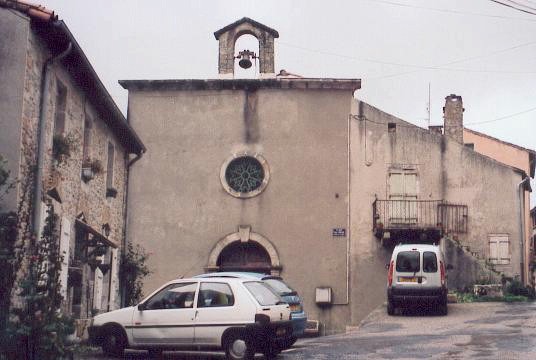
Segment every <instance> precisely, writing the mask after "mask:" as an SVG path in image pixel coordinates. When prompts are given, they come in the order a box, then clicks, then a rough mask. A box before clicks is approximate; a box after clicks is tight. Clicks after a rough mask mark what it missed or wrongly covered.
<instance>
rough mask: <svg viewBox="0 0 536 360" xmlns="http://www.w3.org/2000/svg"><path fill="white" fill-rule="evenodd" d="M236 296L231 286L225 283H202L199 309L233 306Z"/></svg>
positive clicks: (198, 302) (198, 301)
mask: <svg viewBox="0 0 536 360" xmlns="http://www.w3.org/2000/svg"><path fill="white" fill-rule="evenodd" d="M233 305H234V296H233V292H232V291H231V288H230V287H229V285H227V284H224V283H210V282H206V283H201V287H200V289H199V296H198V297H197V307H221V306H233Z"/></svg>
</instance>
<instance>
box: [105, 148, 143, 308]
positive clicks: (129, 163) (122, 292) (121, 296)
mask: <svg viewBox="0 0 536 360" xmlns="http://www.w3.org/2000/svg"><path fill="white" fill-rule="evenodd" d="M144 152H145V151H144V150H141V151H140V152H139V154H136V157H135V158H133V159H132V160H128V154H126V155H125V162H126V164H127V169H126V170H127V176H126V180H125V191H124V199H123V202H124V210H123V238H122V239H121V253H120V258H121V259H123V257H124V256H125V249H126V247H127V221H128V220H127V219H128V184H129V179H130V167H131V166H132V165H134V164H135V163H136V162H137V161H138V160H140V159H141V158H142V156H143V153H144ZM121 262H122V260H121V261H120V263H121ZM119 266H121V265H119ZM110 278H111V276H110ZM119 281H120V286H121V287H120V289H119V304H120V307H124V306H125V288H124V284H121V279H119ZM109 286H110V289H109V290H111V288H112V282H111V281H110V285H109ZM108 293H110V292H108Z"/></svg>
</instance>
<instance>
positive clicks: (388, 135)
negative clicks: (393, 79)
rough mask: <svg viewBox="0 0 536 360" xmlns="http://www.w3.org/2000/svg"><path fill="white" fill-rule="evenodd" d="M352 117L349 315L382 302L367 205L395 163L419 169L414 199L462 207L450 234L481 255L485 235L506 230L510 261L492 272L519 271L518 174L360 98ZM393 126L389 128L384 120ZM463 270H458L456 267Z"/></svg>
mask: <svg viewBox="0 0 536 360" xmlns="http://www.w3.org/2000/svg"><path fill="white" fill-rule="evenodd" d="M352 113H353V114H361V115H362V116H360V117H359V118H360V119H358V118H354V119H353V120H352V123H351V129H352V130H351V134H352V136H351V168H352V182H351V194H352V197H351V204H352V206H351V218H352V233H353V237H352V238H353V241H352V246H351V247H352V285H353V291H352V300H353V303H354V304H359V306H357V305H354V306H353V307H352V310H353V312H352V320H353V321H358V320H359V319H361V318H362V317H363V316H364V315H366V313H367V312H368V311H370V310H371V309H373V308H374V307H375V306H377V305H379V304H381V302H383V301H385V283H386V270H385V264H386V263H387V262H388V259H389V257H390V252H391V249H389V248H383V247H382V246H381V245H380V244H379V240H378V239H376V237H374V235H373V233H372V220H373V219H372V203H373V201H374V200H375V198H378V199H388V190H387V179H388V174H389V168H390V167H391V166H393V165H394V164H406V165H410V166H411V167H413V168H414V169H415V171H416V172H417V174H418V175H417V177H418V189H419V192H418V200H446V201H448V202H450V203H455V204H464V205H467V206H468V232H467V233H466V234H456V235H457V236H458V238H459V240H460V242H461V243H462V244H464V245H467V246H470V248H471V250H472V251H473V250H474V251H477V252H479V253H480V256H481V257H482V258H483V259H485V258H488V257H489V245H488V235H489V234H508V235H509V239H510V251H511V261H510V264H509V265H500V266H499V265H498V266H497V270H500V271H503V272H504V273H505V274H507V275H510V276H515V275H519V273H520V266H519V262H520V261H519V260H520V255H519V254H520V248H519V231H520V230H519V210H518V209H519V199H518V196H517V190H516V186H517V183H519V181H520V179H521V176H520V174H518V173H517V172H515V171H514V170H513V169H511V168H509V167H507V166H504V165H502V164H500V163H499V162H497V161H494V160H492V159H489V158H487V157H484V156H481V155H479V154H478V153H476V152H474V151H472V150H470V149H468V148H465V147H464V146H463V145H461V144H458V143H457V142H455V141H454V140H451V139H449V138H446V137H443V136H442V135H440V134H435V133H431V132H429V131H427V130H425V129H421V128H418V127H416V126H414V125H411V124H409V123H407V122H404V121H402V120H400V119H398V118H396V117H393V116H391V115H389V114H386V113H384V112H382V111H380V110H378V109H376V108H374V107H372V106H370V105H367V104H365V103H361V111H360V106H359V103H356V105H355V106H354V108H353V111H352ZM389 122H391V123H395V124H396V130H395V131H389V130H388V125H387V124H388V123H389ZM454 271H458V272H463V271H464V269H459V268H458V269H454Z"/></svg>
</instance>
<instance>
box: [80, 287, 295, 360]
mask: <svg viewBox="0 0 536 360" xmlns="http://www.w3.org/2000/svg"><path fill="white" fill-rule="evenodd" d="M88 331H89V337H90V342H91V343H92V344H95V345H98V346H102V349H103V351H104V353H105V354H107V355H114V356H120V355H121V354H122V353H123V351H124V349H125V348H135V349H147V350H149V352H150V354H151V355H153V356H154V355H158V354H159V353H161V352H162V350H200V349H205V350H219V349H224V350H225V353H226V357H227V359H235V360H238V359H252V358H253V356H254V355H255V353H256V352H262V353H263V354H264V355H265V356H266V357H268V358H272V357H274V356H276V355H277V354H278V353H279V352H280V350H281V349H279V348H278V346H277V344H278V343H280V342H281V341H282V340H286V339H287V340H288V339H289V338H291V337H292V322H291V321H290V308H289V305H288V304H287V303H285V302H284V301H282V300H281V297H279V295H277V294H276V293H274V291H273V290H272V289H271V288H270V287H269V286H267V285H266V284H264V283H263V282H262V281H257V280H251V279H234V278H207V279H202V278H192V279H180V280H174V281H171V282H168V283H167V284H165V285H164V286H162V287H161V288H159V289H158V290H156V291H155V292H153V293H152V294H151V295H149V296H148V297H147V298H146V299H144V300H143V301H142V302H141V303H140V304H139V305H137V306H131V307H128V308H124V309H120V310H115V311H111V312H108V313H104V314H100V315H97V316H95V317H94V318H93V319H92V321H91V324H90V326H89V328H88Z"/></svg>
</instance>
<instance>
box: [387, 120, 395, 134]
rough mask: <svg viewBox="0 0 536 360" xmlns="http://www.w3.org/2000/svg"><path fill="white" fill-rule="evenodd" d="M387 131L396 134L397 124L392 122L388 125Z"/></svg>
mask: <svg viewBox="0 0 536 360" xmlns="http://www.w3.org/2000/svg"><path fill="white" fill-rule="evenodd" d="M387 131H389V132H393V133H394V132H396V123H393V122H390V123H388V124H387Z"/></svg>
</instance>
